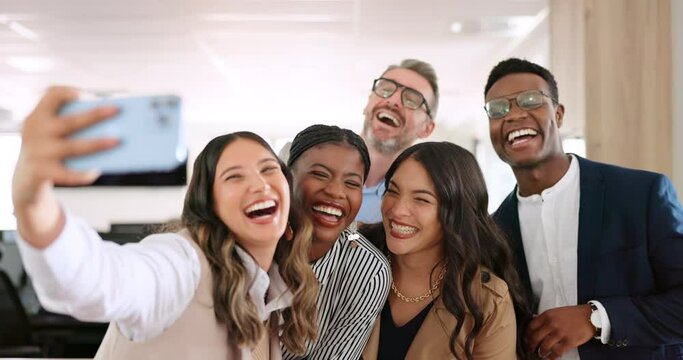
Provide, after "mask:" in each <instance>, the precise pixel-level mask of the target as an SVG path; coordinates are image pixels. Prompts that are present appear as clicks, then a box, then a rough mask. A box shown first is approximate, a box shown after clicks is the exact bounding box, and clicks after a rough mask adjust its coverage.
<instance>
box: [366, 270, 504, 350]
mask: <svg viewBox="0 0 683 360" xmlns="http://www.w3.org/2000/svg"><path fill="white" fill-rule="evenodd" d="M489 274H490V273H489ZM484 277H486V275H485V276H484ZM480 278H481V277H480ZM473 295H474V296H475V299H476V298H477V297H478V298H479V301H480V304H482V306H483V313H484V324H483V326H482V329H481V331H480V332H479V335H477V337H476V338H475V340H474V352H473V355H474V358H475V359H477V360H480V359H487V360H488V359H491V360H493V359H495V360H511V359H516V358H517V356H516V353H515V349H516V348H515V346H516V341H517V325H516V322H515V310H514V307H513V305H512V300H511V299H510V294H509V293H508V288H507V285H506V284H505V282H504V281H503V280H501V279H500V278H498V277H496V276H495V275H493V274H490V280H489V281H488V282H483V281H482V282H481V283H480V284H479V286H478V287H476V288H475V292H474V293H473ZM464 321H465V323H464V324H463V327H462V329H461V330H460V333H459V334H458V337H457V342H456V350H457V352H458V356H460V358H461V359H462V358H464V351H463V349H464V345H465V338H466V334H467V332H468V331H469V329H471V328H472V324H473V318H472V316H471V315H470V314H469V313H468V314H466V315H465V320H464ZM380 323H381V321H379V317H378V318H377V320H376V321H375V326H374V328H373V329H372V333H371V335H370V339H369V340H368V343H367V345H366V346H365V349H364V350H363V357H362V358H363V359H364V360H377V352H378V351H379V334H380ZM456 324H457V321H456V319H455V317H454V316H453V315H452V314H451V313H450V312H449V311H448V310H447V309H446V307H445V306H444V304H443V301H441V298H440V297H439V298H437V299H436V302H435V303H434V306H432V308H431V310H429V313H428V314H427V317H425V320H424V322H423V323H422V326H421V327H420V329H419V330H418V332H417V334H416V335H415V338H414V339H413V342H412V343H411V344H410V348H409V349H408V353H407V355H406V360H441V359H449V360H450V359H455V357H454V356H453V354H451V352H450V350H449V342H450V337H451V333H452V332H453V330H454V329H455V326H456Z"/></svg>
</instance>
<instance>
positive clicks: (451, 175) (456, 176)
mask: <svg viewBox="0 0 683 360" xmlns="http://www.w3.org/2000/svg"><path fill="white" fill-rule="evenodd" d="M408 159H414V160H416V161H417V162H419V163H420V164H421V165H422V166H423V167H424V168H425V170H426V171H427V173H428V174H429V176H430V178H431V180H432V182H433V183H434V188H435V190H436V194H437V198H438V202H439V209H438V217H439V221H440V223H441V226H442V228H443V247H444V254H445V262H446V264H447V271H446V274H445V276H444V279H443V288H442V291H441V298H442V301H443V303H444V306H445V307H446V309H447V310H448V311H449V312H450V313H451V314H452V315H453V316H454V317H455V318H456V319H457V326H456V328H455V329H454V331H453V333H452V334H451V338H450V343H449V348H450V350H451V353H452V354H453V356H455V358H456V359H460V356H458V354H457V351H456V343H457V341H456V340H457V337H458V334H459V333H460V332H461V331H468V332H467V335H466V338H465V346H464V349H463V350H464V352H465V358H466V359H468V360H471V359H473V357H472V351H473V348H474V340H475V338H476V336H477V335H478V334H479V332H480V331H481V328H482V325H483V323H484V317H483V313H482V304H479V303H478V302H477V297H476V296H474V294H473V292H472V289H473V284H474V283H475V281H477V280H479V276H481V275H480V270H481V268H482V266H483V267H486V268H488V269H489V270H490V271H492V272H493V273H494V274H495V275H496V276H498V277H499V278H501V279H503V280H504V281H505V282H506V283H507V286H508V289H509V292H510V297H511V298H512V302H513V304H514V307H515V313H516V316H517V324H518V329H519V327H520V326H522V328H525V326H524V325H525V324H526V323H527V322H528V319H529V318H530V314H531V311H530V310H529V306H528V305H527V303H526V301H525V298H524V297H523V296H522V290H521V289H522V288H521V283H520V280H519V276H518V275H517V271H516V270H515V268H514V266H513V262H512V251H511V250H510V247H509V245H508V243H507V241H506V240H505V236H504V235H503V233H502V232H501V231H500V230H499V229H498V226H497V225H496V224H495V222H494V221H493V219H492V218H491V216H490V215H489V213H488V192H487V191H486V183H485V181H484V177H483V175H482V173H481V170H480V169H479V165H478V164H477V160H476V159H475V158H474V156H473V155H472V154H471V153H470V152H469V151H467V150H465V149H463V148H462V147H460V146H458V145H455V144H452V143H449V142H425V143H421V144H417V145H413V146H411V147H409V148H408V149H406V150H405V151H403V153H401V154H400V155H399V156H398V158H397V159H396V160H395V161H394V162H393V163H392V164H391V167H389V170H388V171H387V174H386V176H385V179H386V180H385V181H386V186H387V187H388V186H389V182H390V181H391V179H392V177H393V176H394V173H395V172H396V170H397V169H398V168H399V166H401V164H402V163H403V162H404V161H405V160H408ZM361 232H363V233H364V235H366V237H367V238H368V239H370V240H371V241H373V242H374V243H375V244H376V245H377V246H378V247H379V248H380V250H383V251H385V252H386V251H387V247H386V237H385V236H386V234H385V232H384V227H383V226H381V224H376V225H370V226H367V227H365V228H364V229H363V228H361ZM437 266H438V264H437ZM435 268H436V267H435ZM433 270H434V269H433ZM466 313H470V314H471V315H472V317H473V320H474V321H473V326H472V328H471V329H469V330H467V329H464V330H463V329H462V327H463V324H464V321H463V320H464V319H465V314H466ZM517 354H518V356H519V357H521V358H526V357H527V351H526V348H525V347H524V345H523V343H522V342H521V337H520V336H519V330H518V337H517Z"/></svg>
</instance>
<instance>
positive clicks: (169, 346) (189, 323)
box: [95, 231, 281, 360]
mask: <svg viewBox="0 0 683 360" xmlns="http://www.w3.org/2000/svg"><path fill="white" fill-rule="evenodd" d="M180 235H183V237H184V238H186V240H187V241H188V242H189V243H190V244H191V245H192V247H193V248H194V249H195V251H196V252H197V255H198V257H199V263H200V266H201V278H200V280H199V284H198V286H197V290H196V292H195V295H194V298H192V300H191V301H190V304H189V305H188V306H187V308H186V309H185V311H184V312H183V314H182V315H181V316H180V318H179V319H178V320H177V321H176V322H174V323H173V325H171V326H170V327H169V328H168V329H166V330H165V331H164V332H163V333H162V334H161V335H159V336H157V337H155V338H153V339H151V340H149V341H145V342H133V341H130V340H129V339H127V338H126V337H125V336H123V335H122V334H121V332H120V331H119V328H118V326H116V323H115V322H112V323H111V324H110V325H109V328H108V329H107V333H106V334H105V336H104V339H103V340H102V344H101V345H100V348H99V350H98V351H97V355H95V359H125V360H128V359H131V360H132V359H160V360H161V359H164V360H174V359H202V360H211V359H217V360H218V359H220V360H252V359H254V360H257V359H262V358H263V357H261V356H259V355H257V354H254V355H256V356H252V351H251V349H246V348H241V347H239V346H237V344H236V343H233V342H229V340H228V336H227V331H226V329H225V325H222V324H219V323H218V321H217V320H216V315H215V314H214V310H213V286H212V285H213V284H212V281H213V280H212V274H211V270H210V268H209V264H208V261H207V260H206V256H205V255H204V253H203V252H202V251H201V249H200V248H199V246H197V244H196V243H195V242H194V241H193V240H191V239H190V238H189V233H187V232H186V231H181V232H180ZM271 333H272V334H276V332H275V331H272V332H271ZM268 343H269V344H268ZM259 344H261V345H262V346H264V347H265V349H267V348H268V345H269V346H270V359H271V360H280V359H281V352H280V341H279V339H278V337H277V336H276V335H273V336H270V339H262V341H261V342H260V343H259ZM265 349H263V350H265Z"/></svg>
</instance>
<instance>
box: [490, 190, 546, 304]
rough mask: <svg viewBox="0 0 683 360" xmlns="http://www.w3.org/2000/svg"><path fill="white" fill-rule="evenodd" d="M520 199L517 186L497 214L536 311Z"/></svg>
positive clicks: (529, 300) (530, 301) (526, 291)
mask: <svg viewBox="0 0 683 360" xmlns="http://www.w3.org/2000/svg"><path fill="white" fill-rule="evenodd" d="M518 205H519V201H518V199H517V186H515V189H514V190H512V192H511V193H510V194H509V195H508V196H507V198H505V200H504V201H503V204H502V205H501V208H500V210H499V211H501V213H500V214H496V216H497V217H498V218H499V219H500V220H501V222H502V223H501V224H500V225H501V226H502V227H504V230H505V232H506V233H507V234H509V236H510V237H511V238H510V239H509V241H510V248H511V250H512V255H513V258H514V261H515V267H516V268H517V272H518V273H519V278H520V281H521V282H522V286H523V287H524V291H525V296H526V297H527V300H528V302H529V304H532V309H533V310H534V311H535V310H536V308H537V307H538V304H537V303H536V302H535V301H534V296H533V292H532V290H531V280H530V278H529V268H528V267H527V262H526V256H525V254H524V243H523V242H522V230H521V229H520V226H519V210H518Z"/></svg>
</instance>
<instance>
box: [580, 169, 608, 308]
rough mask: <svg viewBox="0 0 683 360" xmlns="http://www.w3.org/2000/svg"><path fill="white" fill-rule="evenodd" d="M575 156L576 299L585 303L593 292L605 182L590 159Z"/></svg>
mask: <svg viewBox="0 0 683 360" xmlns="http://www.w3.org/2000/svg"><path fill="white" fill-rule="evenodd" d="M576 158H577V159H579V171H580V173H581V175H580V179H581V180H580V181H581V185H580V189H581V190H580V195H579V196H580V199H579V239H578V247H577V251H578V254H577V258H578V264H577V272H578V273H577V286H578V289H577V291H578V293H577V300H578V303H579V304H583V303H586V302H587V301H588V300H590V299H592V298H593V297H594V295H595V274H596V272H595V267H596V260H597V257H598V254H599V252H600V248H599V246H600V238H601V237H602V226H603V224H602V222H603V216H602V213H603V208H604V199H605V182H604V179H603V176H602V172H601V171H600V169H599V167H597V166H596V165H595V164H594V163H592V162H591V161H588V160H586V159H583V158H581V157H578V156H577V157H576Z"/></svg>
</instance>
